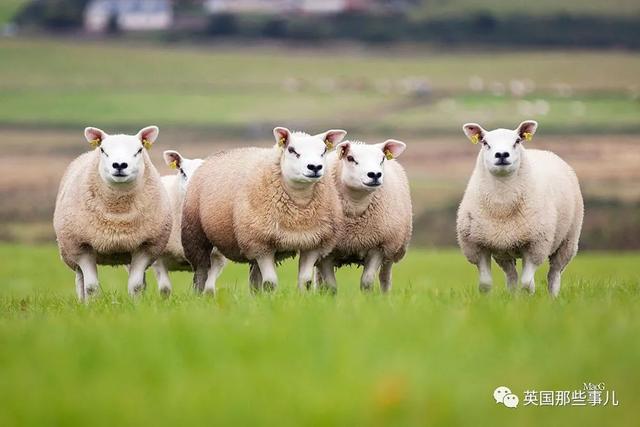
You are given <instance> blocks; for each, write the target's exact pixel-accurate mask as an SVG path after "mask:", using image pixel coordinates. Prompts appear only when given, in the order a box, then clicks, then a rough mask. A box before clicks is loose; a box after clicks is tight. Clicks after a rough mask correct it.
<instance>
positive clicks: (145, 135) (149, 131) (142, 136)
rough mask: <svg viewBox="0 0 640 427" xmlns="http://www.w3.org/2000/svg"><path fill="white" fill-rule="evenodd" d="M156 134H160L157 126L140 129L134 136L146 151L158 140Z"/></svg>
mask: <svg viewBox="0 0 640 427" xmlns="http://www.w3.org/2000/svg"><path fill="white" fill-rule="evenodd" d="M158 133H160V129H158V126H147V127H146V128H144V129H141V130H140V132H138V134H137V135H136V136H137V137H138V139H139V140H140V142H142V145H143V146H144V148H146V149H147V150H148V149H150V148H151V146H152V145H153V143H154V142H156V139H157V138H158Z"/></svg>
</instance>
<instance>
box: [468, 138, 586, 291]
mask: <svg viewBox="0 0 640 427" xmlns="http://www.w3.org/2000/svg"><path fill="white" fill-rule="evenodd" d="M521 149H522V151H521V164H520V168H519V169H518V171H517V172H516V173H514V175H512V176H508V177H504V178H497V177H495V176H493V175H491V174H490V173H489V172H488V171H487V169H486V168H485V166H484V164H483V160H482V152H481V153H480V154H479V155H478V160H477V163H476V167H475V169H474V171H473V174H472V175H471V179H470V180H469V184H468V185H467V189H466V190H465V193H464V197H463V199H462V202H461V203H460V207H459V209H458V218H457V236H458V243H459V244H460V247H461V248H462V251H463V253H464V255H465V256H466V257H467V259H468V260H469V262H471V263H473V264H476V265H479V263H481V261H482V260H481V258H482V256H483V254H484V253H488V254H490V255H493V257H494V258H495V259H496V261H497V262H498V264H499V265H500V266H501V267H502V268H503V269H504V270H505V272H506V273H507V280H508V282H509V284H510V287H514V286H515V284H516V283H515V282H517V273H516V271H515V258H521V257H523V256H525V257H526V258H527V259H526V261H527V262H529V263H531V264H532V265H533V266H539V265H540V264H542V263H543V262H544V261H545V260H546V259H547V258H549V259H550V262H551V270H550V272H549V278H548V279H549V285H550V291H551V292H552V294H557V292H558V291H559V276H560V273H561V272H562V270H563V269H564V267H565V266H566V265H567V263H568V262H569V261H570V260H571V259H572V258H573V256H575V254H576V252H577V250H578V239H579V236H580V230H581V228H582V219H583V209H584V208H583V201H582V195H581V192H580V186H579V183H578V179H577V177H576V174H575V173H574V171H573V169H571V167H570V166H569V165H568V164H567V163H565V162H564V161H563V160H562V159H561V158H560V157H558V156H557V155H555V154H554V153H551V152H549V151H540V150H525V149H524V147H521ZM523 280H524V273H523ZM552 283H557V289H551V287H552ZM525 285H530V286H531V287H530V288H529V290H530V291H533V273H531V280H530V283H529V284H525ZM488 286H490V284H489V285H488ZM488 286H487V287H488ZM482 287H483V284H482V283H481V289H482ZM527 287H528V286H527ZM483 290H487V289H483Z"/></svg>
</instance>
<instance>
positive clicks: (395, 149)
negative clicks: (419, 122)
mask: <svg viewBox="0 0 640 427" xmlns="http://www.w3.org/2000/svg"><path fill="white" fill-rule="evenodd" d="M381 145H382V147H381V148H382V152H383V153H384V155H385V157H386V158H387V160H392V159H395V158H396V157H400V154H402V153H404V150H405V149H406V148H407V144H405V143H404V142H402V141H396V140H395V139H387V140H386V141H385V142H383V143H382V144H381Z"/></svg>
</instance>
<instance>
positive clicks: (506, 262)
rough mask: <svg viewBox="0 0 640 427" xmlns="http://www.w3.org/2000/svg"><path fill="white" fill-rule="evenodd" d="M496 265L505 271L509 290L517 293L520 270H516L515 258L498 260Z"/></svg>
mask: <svg viewBox="0 0 640 427" xmlns="http://www.w3.org/2000/svg"><path fill="white" fill-rule="evenodd" d="M493 259H495V260H496V263H497V264H498V265H499V266H500V268H501V269H502V271H504V277H505V280H506V281H507V289H509V290H510V291H515V290H516V289H517V288H518V270H516V260H515V259H513V258H499V257H498V258H496V257H495V256H494V257H493Z"/></svg>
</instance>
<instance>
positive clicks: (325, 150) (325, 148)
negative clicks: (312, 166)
mask: <svg viewBox="0 0 640 427" xmlns="http://www.w3.org/2000/svg"><path fill="white" fill-rule="evenodd" d="M327 151H329V149H328V148H327V147H324V152H323V153H322V156H321V157H323V156H324V155H325V154H327Z"/></svg>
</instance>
